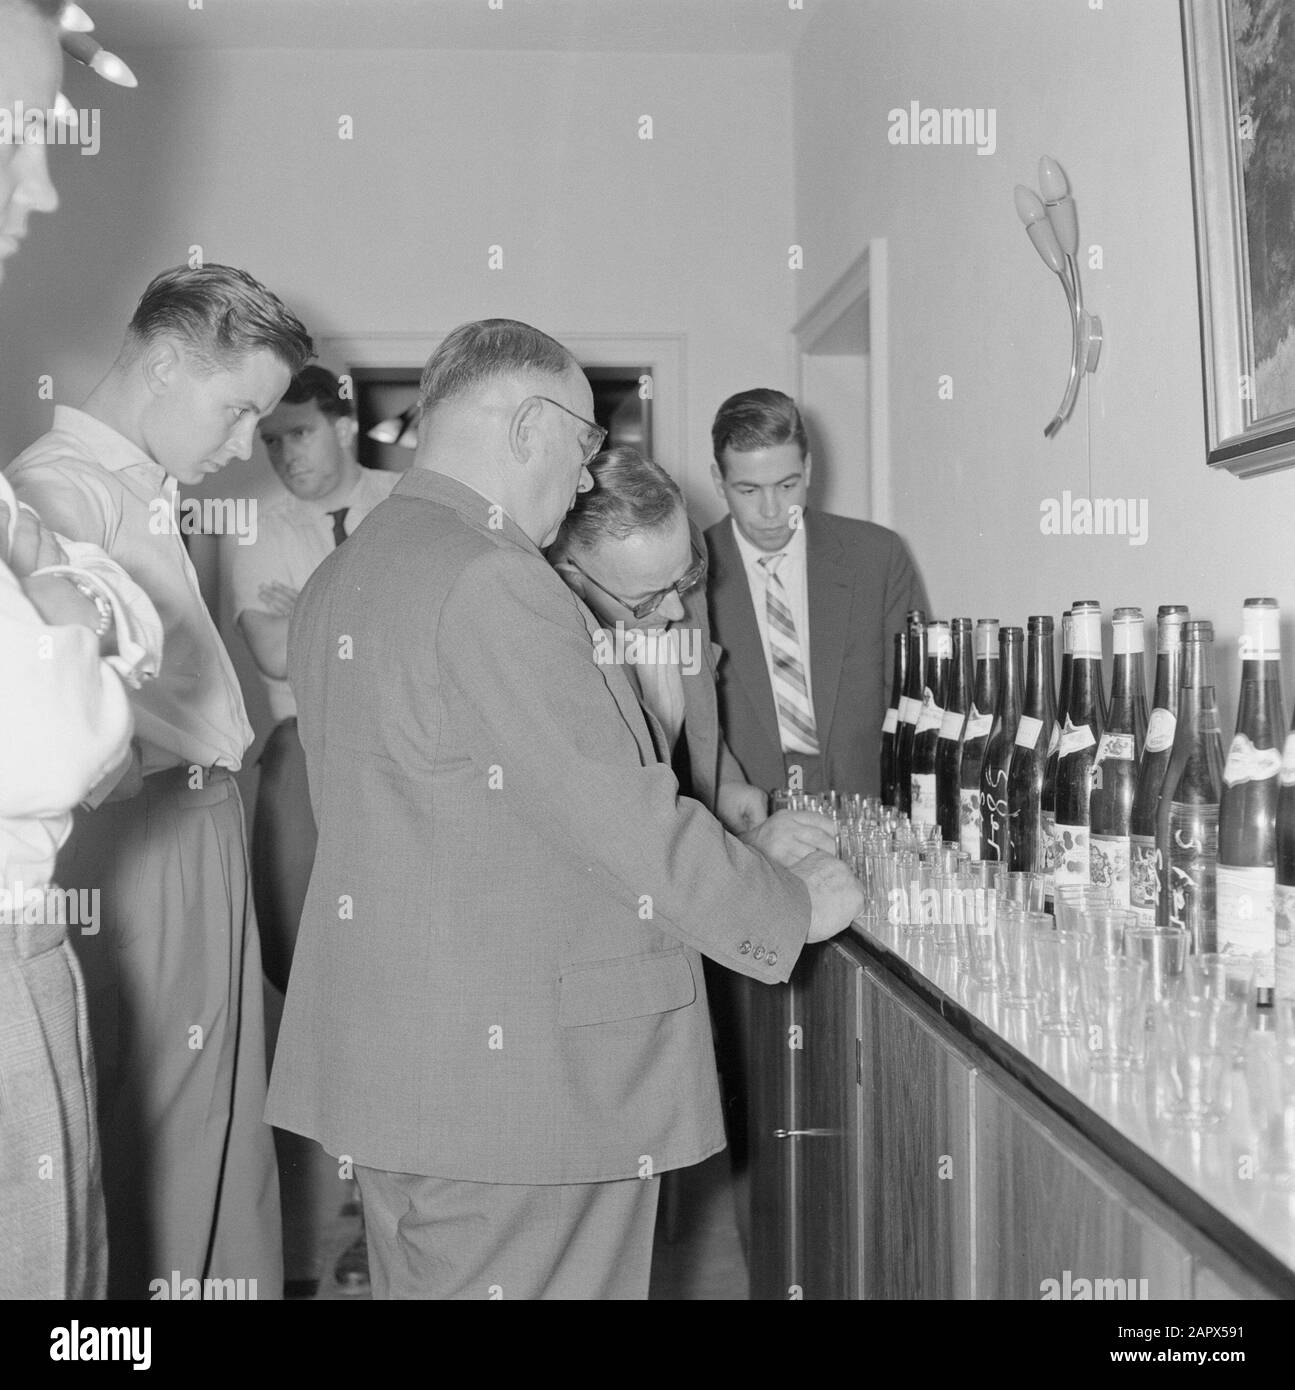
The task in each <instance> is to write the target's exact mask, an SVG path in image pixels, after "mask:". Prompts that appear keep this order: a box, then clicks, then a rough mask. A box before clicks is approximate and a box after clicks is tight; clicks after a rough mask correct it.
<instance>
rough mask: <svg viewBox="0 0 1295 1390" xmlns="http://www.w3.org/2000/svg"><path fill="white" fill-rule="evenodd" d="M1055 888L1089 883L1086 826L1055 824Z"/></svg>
mask: <svg viewBox="0 0 1295 1390" xmlns="http://www.w3.org/2000/svg"><path fill="white" fill-rule="evenodd" d="M1056 854H1057V867H1056V874H1057V887H1058V888H1062V887H1064V886H1065V885H1066V884H1068V883H1087V882H1089V878H1088V874H1089V857H1090V850H1089V831H1088V826H1086V825H1066V824H1065V823H1064V822H1063V821H1058V822H1057V850H1056Z"/></svg>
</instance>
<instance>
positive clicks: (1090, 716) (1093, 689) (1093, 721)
mask: <svg viewBox="0 0 1295 1390" xmlns="http://www.w3.org/2000/svg"><path fill="white" fill-rule="evenodd" d="M1066 715H1067V717H1068V718H1069V720H1070V723H1071V725H1072V726H1073V727H1074V728H1076V729H1078V728H1079V727H1080V726H1081V725H1084V724H1087V725H1088V726H1089V727H1090V728H1092V729H1093V732H1094V733H1096V727H1095V726H1096V725H1097V724H1099V723H1100V722H1101V715H1102V663H1101V661H1100V660H1098V659H1096V658H1094V657H1087V656H1077V657H1074V658H1073V660H1072V662H1071V666H1070V701H1069V706H1068V708H1067V710H1066Z"/></svg>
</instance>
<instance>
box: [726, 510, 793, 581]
mask: <svg viewBox="0 0 1295 1390" xmlns="http://www.w3.org/2000/svg"><path fill="white" fill-rule="evenodd" d="M729 522H730V524H731V525H732V527H733V539H734V541H736V542H737V553H738V554H739V555H740V556H741V557H742V563H743V564H744V565H745V566H746V568H747V569H748V570H749V571H751V572H752V573H754V574H758V575H764V574H765V573H766V571H765V568H764V566H763V565H761V564H760V561H761V560H763V559H764V558H765V557H766V556H768V555H769V553H770V552H769V551H767V550H761V549H760V548H759V547H758V546H754V545H752V544H751V542H750V541H749V540H747V538H746V537H745V536H744V535H743V534H742V532H741V531H740V530H738V525H737V522H736V521H734V520H733V514H732V513H731V512H730V513H729ZM773 554H775V555H786V556H787V558H788V559H789V560H790V561H791V565H792V568H793V569H794V568H796V567H798V566H803V565H804V563H805V555H806V550H805V515H804V513H803V512H802V513H801V518H800V525H799V526H796V527H793V528H792V532H791V540H789V541H788V542H787V544H786V545H785V546H784V547H783V548H782V550H780V551H774V552H773Z"/></svg>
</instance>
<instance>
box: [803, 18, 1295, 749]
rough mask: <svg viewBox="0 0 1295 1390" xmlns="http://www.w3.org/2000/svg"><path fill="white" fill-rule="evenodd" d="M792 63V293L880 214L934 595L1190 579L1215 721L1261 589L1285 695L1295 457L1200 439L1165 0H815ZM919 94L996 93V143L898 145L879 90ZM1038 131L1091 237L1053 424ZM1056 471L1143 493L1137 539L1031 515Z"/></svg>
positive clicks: (895, 492)
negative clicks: (1073, 371)
mask: <svg viewBox="0 0 1295 1390" xmlns="http://www.w3.org/2000/svg"><path fill="white" fill-rule="evenodd" d="M794 71H795V80H794V100H795V112H796V139H795V160H796V211H797V229H796V240H797V241H798V242H801V243H802V244H803V245H804V248H805V269H804V270H803V271H802V272H801V273H800V276H799V282H798V302H797V311H798V313H803V312H804V311H805V310H806V309H808V308H809V307H810V306H811V305H812V304H813V303H814V302H815V300H816V299H817V298H818V297H819V296H820V295H822V293H823V292H824V291H825V290H826V289H827V288H828V286H829V285H830V284H831V283H832V281H833V280H834V279H835V278H836V277H837V276H838V275H840V274H841V272H842V271H843V270H844V269H845V268H846V266H847V265H848V264H849V263H850V262H851V261H852V260H853V259H854V258H855V257H856V256H857V255H858V254H859V253H860V251H861V250H862V249H863V248H864V246H865V245H866V244H867V241H868V239H869V238H870V237H874V236H883V237H886V238H888V240H889V255H890V265H891V282H890V321H891V334H892V342H893V352H892V357H891V367H890V371H891V377H890V379H891V402H890V404H891V439H892V444H891V449H892V481H891V495H892V497H893V499H894V502H893V514H892V516H891V517H890V518H889V524H891V525H893V526H894V527H895V528H896V529H897V530H899V531H900V532H901V533H902V534H904V535H905V536H906V537H907V538H908V540H909V541H910V543H911V544H912V546H913V548H914V550H915V552H916V555H917V558H918V562H919V564H920V566H921V568H922V571H923V573H924V575H925V577H926V580H927V583H928V587H929V589H930V593H931V600H932V602H933V604H934V605H935V607H936V609H937V611H938V612H940V613H941V614H942V615H948V614H950V613H953V612H957V613H966V614H970V615H971V616H972V617H976V616H982V615H986V616H987V615H990V614H997V615H999V616H1000V617H1001V618H1002V619H1003V620H1004V621H1012V622H1017V623H1023V622H1024V620H1025V618H1026V616H1027V614H1029V613H1035V612H1041V613H1053V614H1059V613H1060V611H1061V610H1062V608H1064V607H1067V606H1068V605H1069V602H1070V600H1072V599H1074V598H1076V597H1081V596H1082V597H1087V596H1090V595H1095V596H1097V597H1099V598H1100V599H1101V601H1102V603H1103V605H1104V607H1105V610H1106V615H1107V619H1108V622H1109V616H1110V612H1111V609H1112V608H1113V607H1114V606H1116V605H1120V604H1139V605H1141V606H1142V608H1143V611H1144V612H1145V613H1147V614H1148V616H1149V618H1153V616H1154V612H1155V607H1156V605H1157V604H1160V603H1171V602H1178V603H1187V604H1189V605H1190V607H1191V609H1192V613H1193V615H1194V616H1196V617H1201V618H1209V619H1212V620H1213V622H1214V624H1215V631H1216V635H1217V637H1218V642H1217V648H1218V655H1219V658H1220V661H1219V665H1220V668H1221V675H1220V695H1221V697H1222V701H1223V709H1224V727H1225V740H1226V738H1228V737H1230V734H1231V730H1232V720H1233V719H1234V718H1235V702H1236V694H1237V686H1238V683H1239V667H1238V664H1237V661H1236V652H1235V638H1236V636H1237V635H1238V633H1239V631H1240V614H1241V605H1242V601H1243V600H1244V599H1245V598H1246V597H1248V596H1251V595H1272V596H1273V597H1275V598H1277V599H1278V601H1279V602H1280V603H1281V605H1282V610H1283V613H1284V615H1285V621H1284V623H1283V637H1284V640H1285V645H1286V648H1287V661H1286V664H1285V673H1286V692H1287V696H1288V700H1289V697H1290V695H1291V694H1292V693H1293V692H1295V685H1293V684H1292V680H1291V675H1292V671H1293V670H1295V665H1293V664H1292V662H1291V660H1290V651H1291V646H1292V642H1291V638H1292V625H1291V619H1292V617H1295V566H1292V563H1291V554H1292V550H1291V545H1290V541H1289V536H1290V530H1291V528H1290V518H1291V516H1292V513H1293V511H1295V472H1286V473H1281V474H1276V475H1273V476H1270V477H1268V478H1262V479H1256V480H1253V481H1250V482H1244V483H1243V482H1239V481H1237V480H1236V479H1234V478H1232V477H1231V476H1230V475H1227V474H1219V473H1215V472H1213V471H1211V470H1209V469H1208V468H1207V467H1206V465H1205V462H1204V451H1205V443H1204V426H1203V416H1202V398H1201V382H1200V371H1201V369H1200V355H1199V353H1200V348H1199V342H1200V339H1199V333H1200V327H1199V318H1198V310H1197V299H1196V268H1195V245H1194V236H1193V224H1192V191H1191V177H1190V169H1189V164H1188V145H1187V122H1186V107H1185V98H1184V87H1183V64H1182V43H1181V37H1180V32H1179V20H1178V4H1177V0H1136V3H1134V2H1133V0H1105V3H1104V4H1103V5H1102V7H1101V8H1100V9H1091V8H1090V7H1089V5H1088V4H1087V3H1085V0H1043V2H1040V0H1030V3H1024V0H977V3H976V4H975V5H966V4H964V3H961V0H904V3H903V4H898V3H893V0H892V2H890V3H879V0H820V2H819V3H818V4H817V5H816V6H815V16H814V18H813V20H812V23H811V27H810V29H809V31H808V33H807V35H806V40H805V42H804V43H803V44H802V46H801V48H800V50H799V51H798V53H797V54H796V58H795V65H794ZM912 101H919V102H920V103H921V104H922V105H923V106H936V107H945V106H956V107H964V106H970V107H993V108H995V109H996V112H997V120H996V136H997V150H996V152H995V153H994V154H993V155H992V156H981V155H978V154H977V153H975V151H974V149H971V148H965V147H964V148H957V147H952V148H948V147H941V146H918V147H912V146H902V145H891V144H890V143H889V142H888V140H887V130H888V120H887V113H888V112H889V111H890V110H891V109H892V108H896V107H903V108H907V107H908V105H909V103H910V102H912ZM1045 153H1046V154H1050V155H1053V156H1054V157H1055V158H1057V159H1058V160H1060V161H1061V163H1062V164H1063V165H1064V166H1065V168H1066V170H1067V172H1068V174H1069V176H1070V179H1071V184H1072V188H1073V190H1074V193H1075V195H1076V198H1077V201H1078V205H1079V216H1080V244H1081V248H1082V247H1087V246H1088V245H1090V244H1093V243H1098V244H1100V246H1101V247H1102V251H1103V256H1104V262H1105V264H1104V269H1102V270H1101V271H1098V272H1094V271H1090V270H1087V269H1085V270H1084V271H1083V282H1084V287H1085V293H1086V295H1087V296H1088V299H1089V301H1090V304H1089V307H1090V309H1091V310H1093V311H1094V312H1096V313H1099V314H1100V315H1101V317H1102V321H1103V324H1104V326H1105V330H1106V335H1107V341H1106V345H1105V347H1104V348H1103V354H1102V361H1101V365H1100V367H1099V370H1098V372H1097V374H1096V375H1095V376H1093V377H1090V378H1089V382H1090V383H1091V385H1090V386H1089V387H1088V388H1087V391H1088V393H1089V394H1088V395H1087V396H1081V397H1080V401H1079V405H1078V406H1077V408H1076V411H1075V414H1074V416H1073V418H1072V419H1071V421H1070V423H1069V424H1067V425H1066V426H1065V428H1064V429H1063V430H1062V431H1061V433H1060V435H1059V436H1057V437H1056V438H1055V439H1053V440H1051V441H1045V440H1044V438H1043V426H1044V425H1045V424H1046V423H1047V421H1048V420H1049V419H1050V418H1051V415H1052V413H1053V411H1054V410H1055V408H1056V406H1057V404H1058V403H1059V401H1060V399H1061V394H1062V389H1063V387H1064V385H1065V377H1066V370H1067V366H1068V361H1069V351H1068V334H1067V315H1066V310H1065V301H1064V299H1063V296H1062V293H1061V289H1060V286H1059V283H1058V282H1057V280H1056V277H1055V276H1053V275H1052V274H1051V273H1050V272H1048V271H1047V270H1046V269H1045V268H1044V266H1043V263H1042V261H1040V260H1039V258H1038V257H1037V255H1036V254H1035V252H1034V250H1033V248H1032V246H1031V245H1030V244H1029V241H1028V239H1027V237H1026V235H1025V232H1024V229H1023V228H1022V227H1021V225H1020V223H1019V222H1018V220H1017V218H1016V213H1015V210H1014V207H1013V203H1012V188H1013V185H1015V184H1016V183H1026V184H1031V185H1034V186H1036V187H1037V163H1038V157H1039V156H1040V155H1041V154H1045ZM942 374H948V375H949V376H951V377H952V378H953V385H954V396H953V399H952V400H950V401H941V400H940V399H938V385H937V383H938V379H939V377H940V376H941V375H942ZM1063 489H1070V491H1071V492H1072V493H1076V494H1079V493H1083V494H1088V493H1090V492H1091V494H1092V495H1094V496H1098V497H1117V496H1119V497H1137V498H1145V499H1147V501H1148V502H1149V506H1150V530H1149V540H1148V542H1147V544H1146V545H1144V546H1141V547H1134V546H1130V545H1129V544H1128V541H1127V539H1126V538H1123V537H1078V536H1066V537H1053V536H1044V535H1042V534H1041V533H1040V529H1039V515H1040V514H1039V506H1040V502H1041V500H1042V499H1044V498H1048V497H1057V498H1059V497H1060V496H1061V492H1062V490H1063ZM879 519H883V520H884V519H885V518H879ZM1148 634H1149V636H1150V635H1151V629H1150V628H1149V629H1148ZM1107 649H1108V652H1109V637H1108V647H1107ZM1149 679H1150V672H1148V680H1149ZM1288 707H1289V705H1288Z"/></svg>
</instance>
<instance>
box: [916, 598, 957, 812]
mask: <svg viewBox="0 0 1295 1390" xmlns="http://www.w3.org/2000/svg"><path fill="white" fill-rule="evenodd" d="M952 660H953V638H952V635H951V634H950V632H949V624H948V623H946V622H944V621H943V620H938V621H935V622H930V623H927V625H926V673H925V677H924V679H923V682H922V708H921V710H920V712H919V713H918V716H917V724H916V725H915V726H914V728H913V770H912V775H911V782H912V792H911V794H910V806H911V809H910V811H909V818H910V819H911V821H912V822H913V824H914V825H915V826H917V825H920V826H927V825H934V824H935V823H936V820H935V746H936V744H937V743H938V742H939V741H940V725H941V724H943V723H944V701H945V698H946V695H947V692H948V686H949V663H950V662H951V661H952Z"/></svg>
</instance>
